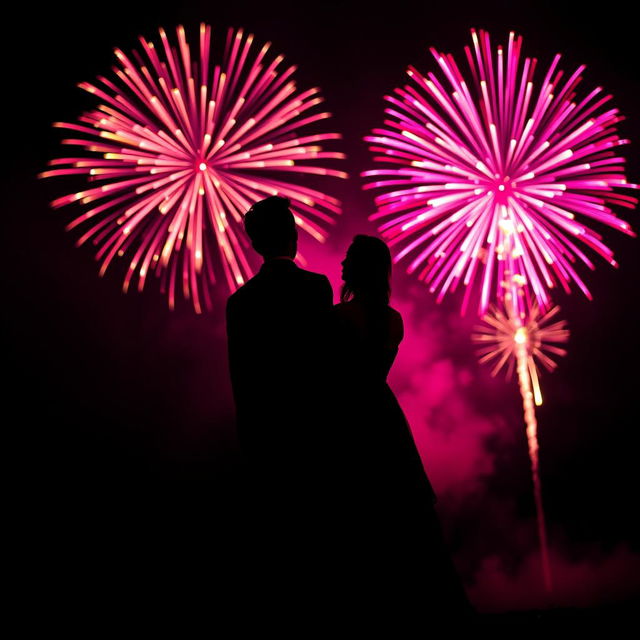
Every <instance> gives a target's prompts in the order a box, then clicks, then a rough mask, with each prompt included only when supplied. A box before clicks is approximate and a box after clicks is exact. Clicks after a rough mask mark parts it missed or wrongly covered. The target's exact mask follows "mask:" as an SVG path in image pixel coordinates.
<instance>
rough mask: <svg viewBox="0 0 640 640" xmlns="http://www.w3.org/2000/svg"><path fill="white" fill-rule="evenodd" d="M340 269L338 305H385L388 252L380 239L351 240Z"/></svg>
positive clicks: (389, 266)
mask: <svg viewBox="0 0 640 640" xmlns="http://www.w3.org/2000/svg"><path fill="white" fill-rule="evenodd" d="M343 268H344V274H343V278H344V285H343V286H342V291H341V293H340V300H341V301H342V302H347V301H349V300H351V299H352V298H357V299H359V300H361V301H363V302H366V303H377V304H389V297H390V296H391V284H390V279H391V252H390V251H389V247H387V245H386V244H385V243H384V242H383V241H382V240H380V238H376V237H374V236H365V235H357V236H355V237H354V238H353V242H352V243H351V246H350V247H349V249H348V250H347V256H346V258H345V261H344V263H343Z"/></svg>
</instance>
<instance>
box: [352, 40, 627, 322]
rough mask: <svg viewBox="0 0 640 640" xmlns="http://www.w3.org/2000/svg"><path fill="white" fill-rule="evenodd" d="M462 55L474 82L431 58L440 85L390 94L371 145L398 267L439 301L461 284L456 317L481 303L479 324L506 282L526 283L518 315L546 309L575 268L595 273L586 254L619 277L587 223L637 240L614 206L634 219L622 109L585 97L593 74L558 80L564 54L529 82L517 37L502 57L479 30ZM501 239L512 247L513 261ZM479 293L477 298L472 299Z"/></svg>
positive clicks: (373, 174)
mask: <svg viewBox="0 0 640 640" xmlns="http://www.w3.org/2000/svg"><path fill="white" fill-rule="evenodd" d="M471 34H472V39H473V47H472V48H470V47H465V53H466V58H467V62H468V64H469V67H470V73H471V76H472V78H471V81H469V82H468V81H467V80H466V79H465V76H464V75H463V74H462V72H461V70H460V68H459V67H458V65H457V63H456V61H455V60H454V58H453V56H452V55H450V54H443V53H439V52H438V51H436V50H435V49H431V53H432V54H433V56H434V57H435V59H436V61H437V63H438V65H439V67H440V69H441V71H442V74H443V75H444V78H443V79H442V78H439V77H438V76H436V74H434V73H431V72H429V73H427V74H426V75H423V74H422V73H420V72H419V71H418V70H417V69H416V68H414V67H410V68H409V70H408V75H409V78H410V82H409V83H408V84H407V85H405V86H404V87H402V88H398V89H396V90H395V91H394V94H393V95H389V96H385V99H386V101H387V102H388V103H389V106H388V108H387V109H386V110H385V113H386V114H387V119H386V120H385V121H384V127H383V128H379V129H374V130H373V135H371V136H368V137H366V138H365V140H367V141H368V142H369V143H371V146H370V150H371V151H372V152H373V154H374V157H373V159H374V162H376V163H378V164H379V166H380V168H376V169H372V170H369V171H365V172H364V173H363V174H362V175H363V176H365V177H366V178H371V181H369V182H367V184H366V185H365V187H364V188H365V189H382V190H383V193H381V194H380V195H378V196H376V198H375V202H376V207H377V212H376V213H375V214H373V215H372V216H371V219H372V220H379V221H381V224H380V226H379V230H380V232H381V234H382V235H383V237H385V238H386V239H387V240H388V242H389V244H390V245H391V247H392V249H393V251H394V255H395V260H396V261H399V260H401V259H403V258H405V257H407V256H412V257H411V260H410V262H409V265H408V271H409V272H410V273H413V272H417V274H418V278H419V279H421V280H424V281H425V282H427V283H428V284H429V288H430V291H431V292H434V293H435V292H437V295H438V301H440V300H441V299H442V298H443V296H444V295H445V294H446V293H447V292H453V291H455V290H456V288H457V287H458V286H459V285H460V284H461V283H462V284H463V285H464V286H465V287H466V290H465V294H464V298H463V302H462V312H463V313H464V312H465V310H466V309H467V307H468V305H469V303H470V298H471V296H472V295H476V294H477V295H478V297H479V302H478V310H479V313H480V315H482V314H483V313H485V312H486V310H487V309H488V307H489V304H490V303H491V301H497V300H500V299H501V298H502V297H503V295H504V292H505V289H504V287H503V282H504V281H505V275H506V274H513V275H517V276H518V278H519V279H521V281H522V282H524V283H526V286H525V288H524V292H525V296H524V297H519V296H517V295H516V294H517V288H518V286H519V285H518V282H516V281H514V282H513V283H512V284H511V293H512V295H513V299H514V300H515V301H516V302H517V304H518V305H519V306H518V311H521V310H523V309H526V307H527V305H529V304H530V303H531V302H532V301H535V302H536V303H537V305H538V306H540V307H541V308H543V309H546V308H550V306H551V293H550V290H551V289H553V288H554V287H556V286H557V285H558V284H560V285H561V286H562V287H563V288H564V290H565V291H567V292H569V290H570V285H571V283H575V284H576V285H577V286H578V287H579V288H580V289H581V290H582V291H583V293H584V294H585V295H586V296H587V297H591V296H590V293H589V290H588V288H587V286H586V285H585V283H584V282H583V280H582V278H581V276H580V275H579V274H578V272H577V270H576V269H575V268H574V263H575V262H576V261H577V260H579V261H581V262H583V263H584V264H586V265H587V266H588V267H589V268H594V265H593V263H592V262H591V260H590V258H589V257H588V256H587V255H586V254H585V253H584V251H583V248H582V247H581V246H580V244H582V245H585V246H587V247H589V248H590V249H591V250H593V251H595V252H596V253H598V254H599V255H601V256H602V257H603V258H604V259H605V260H607V261H608V262H609V263H610V264H612V265H614V266H616V262H615V260H614V258H613V253H612V251H611V250H610V249H609V248H608V247H607V246H606V245H605V244H604V243H603V241H602V238H601V236H600V235H599V234H598V233H596V232H595V231H594V230H593V229H591V228H590V227H589V226H588V223H589V222H590V221H592V220H593V221H596V222H599V223H602V224H604V225H608V226H610V227H613V228H614V229H618V230H619V231H622V232H623V233H625V234H628V235H631V236H633V235H635V234H634V233H633V231H632V230H631V227H630V226H629V224H628V223H627V222H625V221H623V220H621V219H620V218H618V217H617V215H616V213H615V212H614V211H613V210H612V209H611V207H610V205H616V206H621V207H627V208H631V209H632V208H633V207H634V206H635V204H636V203H637V199H636V198H633V197H631V196H629V195H626V194H622V193H619V192H618V191H619V190H620V189H622V188H628V189H637V187H638V185H635V184H628V183H627V181H626V178H625V175H624V158H623V157H621V156H619V155H618V152H617V147H619V146H620V145H624V144H626V143H628V142H629V141H628V140H625V139H620V138H619V137H618V135H617V134H616V125H617V123H618V122H620V121H621V120H622V117H621V116H620V115H619V114H618V110H617V109H614V108H608V109H607V108H605V104H606V103H607V102H608V101H609V100H610V99H611V97H612V96H610V95H603V93H602V88H601V87H597V88H596V89H594V90H593V91H591V92H590V93H588V94H587V95H586V96H585V97H584V98H582V99H578V98H577V97H576V96H577V94H576V88H577V86H578V84H579V82H580V81H581V74H582V72H583V71H584V69H585V67H584V66H581V67H579V68H578V69H577V70H576V71H575V72H574V73H573V74H571V75H570V76H569V77H568V78H566V80H565V81H564V82H563V81H562V80H563V76H564V74H563V72H562V71H560V70H559V69H558V64H559V61H560V56H559V55H557V56H555V58H554V59H553V62H552V64H551V66H550V67H549V69H548V70H547V72H546V74H545V76H544V79H543V80H542V82H541V83H538V85H537V88H535V87H536V85H535V84H534V71H535V68H536V66H537V65H536V60H535V59H530V58H525V59H524V62H523V63H522V65H521V48H522V38H521V37H516V36H515V34H514V33H510V34H509V42H508V45H507V47H506V51H505V49H503V47H501V46H499V47H498V48H497V54H496V55H495V56H494V55H493V54H492V51H491V43H490V39H489V34H488V33H486V32H484V31H480V32H476V31H473V30H472V32H471ZM507 236H513V239H514V244H513V248H512V250H511V251H506V249H505V243H506V238H507ZM473 292H475V293H473Z"/></svg>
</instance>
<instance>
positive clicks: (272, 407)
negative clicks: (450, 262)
mask: <svg viewBox="0 0 640 640" xmlns="http://www.w3.org/2000/svg"><path fill="white" fill-rule="evenodd" d="M244 224H245V229H246V232H247V235H248V236H249V238H250V240H251V243H252V246H253V248H254V249H255V250H256V251H257V252H258V253H259V254H260V255H261V256H262V257H263V258H264V264H263V265H262V267H261V269H260V271H259V272H258V273H257V274H256V275H255V276H254V277H253V278H251V279H250V280H249V281H248V282H247V283H246V284H245V285H244V286H242V287H240V289H238V290H237V291H236V292H235V293H234V294H233V295H231V296H230V298H229V300H228V302H227V336H228V347H229V369H230V374H231V383H232V388H233V395H234V399H235V403H236V418H237V434H238V440H239V443H240V446H241V449H242V451H243V453H244V457H245V460H246V466H247V468H248V472H249V473H248V480H249V497H250V499H249V502H248V512H249V513H248V515H247V517H248V519H249V521H248V523H246V525H247V526H245V524H243V527H244V528H245V529H246V531H248V532H249V533H248V539H247V542H246V544H244V543H242V542H240V544H244V549H245V552H244V553H243V555H244V556H245V557H244V558H243V561H244V562H248V563H249V565H250V567H249V571H250V573H251V575H252V580H251V584H254V585H256V586H257V588H258V589H260V591H261V592H263V593H264V591H267V592H269V596H268V597H271V598H275V599H276V600H278V601H281V600H282V601H283V603H284V602H286V601H291V599H292V597H297V596H298V594H297V593H296V591H298V592H299V591H300V582H301V580H307V579H310V576H311V574H312V572H313V569H312V568H311V564H313V563H316V562H317V561H316V559H315V558H316V552H315V547H316V544H315V543H314V542H313V540H314V538H315V536H316V533H315V527H314V525H313V524H312V521H313V520H314V519H315V515H314V504H315V498H314V496H315V495H317V492H316V491H315V490H314V489H313V487H314V486H318V478H319V477H320V474H319V472H318V465H317V463H316V462H315V461H317V460H318V459H319V456H318V451H319V448H318V439H319V437H321V435H322V429H323V426H324V425H323V424H322V423H321V422H322V421H321V420H320V418H319V416H320V415H322V414H321V411H319V405H322V403H323V402H325V398H323V393H322V391H321V386H320V385H321V383H322V371H323V369H322V367H321V366H320V356H321V351H322V349H321V345H322V340H321V335H322V331H321V327H322V326H323V325H324V323H325V316H326V315H327V314H328V313H329V312H330V310H331V308H332V303H333V293H332V290H331V285H330V284H329V281H328V279H327V278H326V277H325V276H323V275H320V274H317V273H311V272H309V271H305V270H304V269H300V268H299V267H297V266H296V264H295V263H294V262H293V259H294V258H295V256H296V253H297V241H298V233H297V229H296V225H295V220H294V217H293V215H292V213H291V211H290V210H289V200H288V199H286V198H281V197H278V196H273V197H270V198H267V199H265V200H262V201H260V202H258V203H256V204H254V205H253V206H252V207H251V209H250V210H249V211H248V212H247V214H246V215H245V218H244ZM274 572H276V573H278V574H279V577H278V580H279V582H280V584H281V585H283V586H282V587H281V588H282V589H284V591H283V592H282V593H281V594H278V595H277V596H276V594H275V593H274V588H275V585H274V584H273V582H272V580H273V573H274ZM287 577H288V579H287ZM263 578H266V580H267V583H266V584H263V583H262V579H263ZM258 585H261V587H260V586H258ZM261 597H262V596H261Z"/></svg>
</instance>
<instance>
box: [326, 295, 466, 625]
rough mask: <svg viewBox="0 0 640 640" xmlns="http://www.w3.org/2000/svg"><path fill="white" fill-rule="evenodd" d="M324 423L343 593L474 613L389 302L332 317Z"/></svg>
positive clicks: (410, 609)
mask: <svg viewBox="0 0 640 640" xmlns="http://www.w3.org/2000/svg"><path fill="white" fill-rule="evenodd" d="M329 324H330V327H329V335H330V343H331V344H330V347H329V348H328V353H327V355H328V356H329V358H330V360H331V368H330V371H331V377H332V380H331V383H332V386H333V390H334V397H335V398H336V399H337V406H334V408H333V410H332V414H333V417H332V419H331V420H330V422H328V423H327V448H328V450H327V456H326V457H327V460H329V461H330V464H328V465H327V477H328V478H330V480H328V482H327V485H328V486H330V487H331V488H332V490H331V491H330V493H331V495H332V505H331V508H332V513H333V514H337V522H336V525H335V532H334V535H335V537H334V545H335V546H334V549H335V554H334V558H335V562H336V563H340V565H341V566H340V567H339V569H340V574H341V576H342V579H343V580H344V582H343V585H342V589H343V590H344V591H345V592H346V593H347V594H352V596H353V597H354V598H358V599H361V600H362V601H364V602H365V603H366V602H369V603H370V604H375V606H376V607H378V608H380V607H381V608H383V609H384V608H390V607H391V608H394V610H397V609H398V608H401V609H403V610H404V611H405V612H407V613H414V614H416V615H431V614H433V615H434V616H441V615H444V616H445V617H450V616H451V615H458V614H466V613H468V612H470V606H469V603H468V601H467V599H466V595H465V593H464V589H463V587H462V585H461V583H460V580H459V579H458V576H457V574H456V571H455V568H454V566H453V563H452V562H451V559H450V554H449V552H448V550H447V548H446V544H445V542H444V539H443V536H442V532H441V529H440V525H439V522H438V517H437V514H436V511H435V508H434V503H435V502H436V496H435V494H434V491H433V489H432V487H431V484H430V482H429V479H428V477H427V475H426V473H425V471H424V468H423V465H422V461H421V459H420V455H419V453H418V451H417V449H416V446H415V443H414V441H413V436H412V434H411V430H410V428H409V425H408V423H407V420H406V418H405V416H404V413H403V411H402V409H401V407H400V405H399V404H398V401H397V400H396V397H395V395H394V394H393V392H392V390H391V389H390V387H389V385H388V384H387V374H388V373H389V370H390V368H391V365H392V364H393V361H394V359H395V357H396V354H397V352H398V345H399V344H400V341H401V340H402V338H403V326H402V318H401V316H400V314H399V313H398V312H397V311H395V310H394V309H392V308H391V307H389V306H388V305H384V304H382V305H380V304H378V305H365V304H363V303H360V302H358V301H357V300H352V301H350V302H347V303H342V304H338V305H336V306H335V307H334V308H333V312H332V314H331V318H330V322H329Z"/></svg>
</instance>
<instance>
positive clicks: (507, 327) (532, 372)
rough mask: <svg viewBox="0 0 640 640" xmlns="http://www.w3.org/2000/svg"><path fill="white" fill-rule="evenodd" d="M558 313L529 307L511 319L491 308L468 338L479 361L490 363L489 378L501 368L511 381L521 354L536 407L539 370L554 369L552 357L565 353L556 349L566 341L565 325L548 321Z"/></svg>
mask: <svg viewBox="0 0 640 640" xmlns="http://www.w3.org/2000/svg"><path fill="white" fill-rule="evenodd" d="M559 311H560V307H558V306H555V307H553V308H552V309H551V310H550V311H548V312H546V313H542V312H541V311H540V309H539V308H538V307H533V308H532V309H531V310H530V312H529V313H528V314H527V315H526V316H524V317H519V316H516V317H514V316H513V315H511V314H509V313H508V312H507V311H501V310H500V309H499V308H497V307H495V306H493V305H492V306H491V308H490V311H489V313H487V314H486V315H485V316H484V317H483V321H484V324H482V325H478V326H477V327H476V329H475V331H476V332H475V333H474V334H472V336H471V339H472V340H473V341H474V342H476V343H477V344H479V345H480V348H479V349H478V356H479V357H480V362H483V363H484V362H486V363H491V364H493V368H492V370H491V375H493V376H495V375H497V374H498V372H499V371H500V370H501V369H504V370H505V371H506V376H507V379H509V378H511V376H512V375H513V372H514V369H515V368H516V363H517V360H518V355H519V354H520V353H521V352H522V351H524V354H525V356H526V365H527V366H526V369H527V372H528V373H527V375H528V376H529V379H530V384H531V387H532V389H533V394H534V398H535V403H536V405H538V406H539V405H541V404H542V392H541V390H540V382H539V370H540V369H539V367H540V366H542V367H544V368H545V369H546V370H547V371H553V370H554V369H555V368H556V366H557V364H556V362H555V360H554V358H555V357H558V356H564V355H566V354H567V351H566V350H565V349H563V348H561V347H559V346H558V344H561V343H563V342H567V340H568V339H569V331H568V329H567V328H566V327H567V323H566V322H565V321H564V320H557V319H556V320H555V321H553V322H552V320H553V319H554V318H556V316H557V314H558V312H559Z"/></svg>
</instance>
